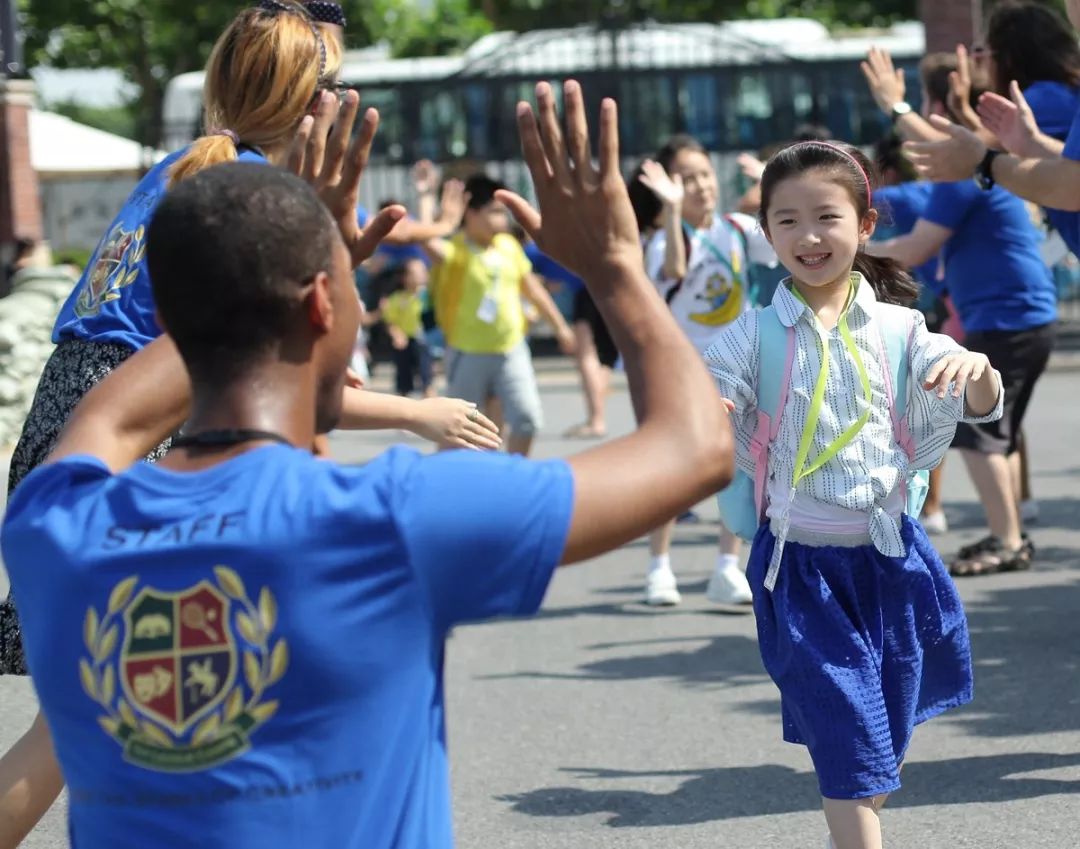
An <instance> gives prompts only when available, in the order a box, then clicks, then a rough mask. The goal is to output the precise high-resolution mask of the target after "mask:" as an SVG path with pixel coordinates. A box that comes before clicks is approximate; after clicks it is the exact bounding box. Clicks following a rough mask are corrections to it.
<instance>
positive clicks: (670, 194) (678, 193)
mask: <svg viewBox="0 0 1080 849" xmlns="http://www.w3.org/2000/svg"><path fill="white" fill-rule="evenodd" d="M638 179H639V180H640V181H641V184H642V185H643V186H644V187H645V188H647V189H648V190H649V191H650V192H652V193H653V194H654V195H656V197H657V199H658V200H659V201H660V203H662V204H663V205H664V206H666V207H669V208H671V209H682V202H683V198H684V197H686V190H685V189H684V188H683V181H682V175H680V174H676V175H675V176H674V177H672V176H671V175H669V174H668V172H667V171H665V170H664V166H663V165H661V164H660V163H659V162H653V161H652V160H651V159H646V160H645V161H644V162H642V163H641V176H640V177H638Z"/></svg>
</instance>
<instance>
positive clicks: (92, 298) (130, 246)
mask: <svg viewBox="0 0 1080 849" xmlns="http://www.w3.org/2000/svg"><path fill="white" fill-rule="evenodd" d="M145 254H146V228H145V227H143V226H142V225H141V224H140V225H139V226H138V227H137V228H136V229H135V230H125V229H124V227H123V225H121V224H117V225H116V226H115V227H113V229H112V230H111V231H110V232H109V235H108V236H106V237H105V240H104V241H103V242H102V243H101V245H100V246H99V247H98V249H97V252H96V253H95V254H94V257H93V259H91V260H90V264H89V270H88V271H87V273H86V282H85V284H84V285H83V289H82V291H81V292H80V293H79V297H78V298H77V299H76V300H75V314H76V315H77V316H79V318H86V317H89V316H93V315H97V314H98V313H99V312H100V311H101V306H102V304H106V303H108V302H109V301H115V300H116V299H117V298H119V297H120V292H119V291H118V290H120V289H122V288H124V287H125V286H130V285H131V284H132V283H134V282H135V279H136V278H137V277H138V276H139V263H140V262H141V261H142V258H143V256H144V255H145Z"/></svg>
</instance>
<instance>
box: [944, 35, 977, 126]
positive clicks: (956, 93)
mask: <svg viewBox="0 0 1080 849" xmlns="http://www.w3.org/2000/svg"><path fill="white" fill-rule="evenodd" d="M971 85H972V83H971V59H970V58H969V57H968V51H967V48H966V47H965V46H964V45H963V44H958V45H956V70H955V71H953V72H952V73H950V74H949V95H948V98H947V100H948V104H947V105H948V107H949V109H950V111H951V112H952V114H953V115H955V116H956V117H957V118H958V119H959V120H960V123H961V124H963V125H964V126H965V127H967V128H968V129H969V130H978V129H979V128H980V127H982V121H980V120H979V116H978V115H977V114H976V112H975V110H974V109H973V108H972V106H971Z"/></svg>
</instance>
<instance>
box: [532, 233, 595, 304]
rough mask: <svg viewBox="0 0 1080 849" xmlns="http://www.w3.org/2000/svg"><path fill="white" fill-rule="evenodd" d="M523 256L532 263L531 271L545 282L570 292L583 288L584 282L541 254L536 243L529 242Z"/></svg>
mask: <svg viewBox="0 0 1080 849" xmlns="http://www.w3.org/2000/svg"><path fill="white" fill-rule="evenodd" d="M525 255H526V256H527V257H528V258H529V262H531V263H532V268H533V271H534V272H535V273H536V274H538V275H539V276H541V277H543V278H544V279H545V280H552V281H554V282H556V283H561V284H563V285H564V286H565V287H566V288H567V290H568V291H570V292H577V291H579V290H580V289H584V288H585V281H583V280H582V279H581V278H580V277H578V276H577V275H576V274H574V272H572V271H570V270H569V269H568V268H564V267H563V266H561V265H559V263H557V262H555V260H553V259H552V258H551V257H549V256H548V255H547V254H545V253H543V252H542V251H541V250H540V248H539V247H538V246H537V244H536V242H529V244H527V245H526V246H525Z"/></svg>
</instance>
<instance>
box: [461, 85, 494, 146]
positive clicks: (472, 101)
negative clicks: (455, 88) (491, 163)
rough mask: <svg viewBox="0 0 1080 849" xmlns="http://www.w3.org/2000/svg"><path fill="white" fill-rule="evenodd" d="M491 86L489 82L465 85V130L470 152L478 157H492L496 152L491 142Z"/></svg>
mask: <svg viewBox="0 0 1080 849" xmlns="http://www.w3.org/2000/svg"><path fill="white" fill-rule="evenodd" d="M493 126H494V122H493V121H492V120H491V87H490V86H489V85H488V84H487V83H470V84H469V85H467V86H465V130H466V134H467V138H468V154H469V156H472V157H476V158H478V159H491V158H493V157H494V156H496V152H495V150H494V148H493V145H492V144H491V131H492V128H493Z"/></svg>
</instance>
